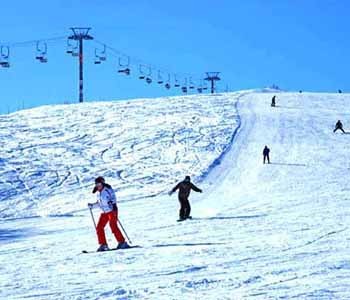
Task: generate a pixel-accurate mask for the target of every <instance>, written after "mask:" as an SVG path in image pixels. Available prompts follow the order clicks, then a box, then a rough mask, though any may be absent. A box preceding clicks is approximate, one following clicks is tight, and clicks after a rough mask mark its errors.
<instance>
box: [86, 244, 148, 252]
mask: <svg viewBox="0 0 350 300" xmlns="http://www.w3.org/2000/svg"><path fill="white" fill-rule="evenodd" d="M133 248H142V247H141V246H139V245H135V246H129V247H128V248H124V249H117V248H111V249H108V250H106V251H89V250H83V251H81V253H85V254H88V253H103V252H111V251H119V250H129V249H133Z"/></svg>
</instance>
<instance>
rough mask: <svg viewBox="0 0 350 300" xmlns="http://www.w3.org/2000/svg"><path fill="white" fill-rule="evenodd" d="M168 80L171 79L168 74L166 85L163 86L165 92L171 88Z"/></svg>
mask: <svg viewBox="0 0 350 300" xmlns="http://www.w3.org/2000/svg"><path fill="white" fill-rule="evenodd" d="M170 79H171V77H170V74H168V80H167V82H166V84H165V85H164V86H165V88H166V89H167V90H169V89H170V88H171V85H170Z"/></svg>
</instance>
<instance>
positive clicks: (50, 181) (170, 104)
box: [0, 96, 239, 217]
mask: <svg viewBox="0 0 350 300" xmlns="http://www.w3.org/2000/svg"><path fill="white" fill-rule="evenodd" d="M235 97H236V96H234V97H233V99H231V98H228V97H223V96H217V97H211V96H201V97H198V96H197V97H191V96H190V97H177V98H161V99H154V100H153V99H151V100H138V101H131V102H109V103H108V102H107V103H105V102H104V103H102V102H100V103H88V104H83V105H69V106H67V105H63V106H51V107H50V106H44V107H40V108H35V109H32V110H26V111H23V112H19V113H15V114H12V115H10V116H3V117H1V118H0V137H1V138H0V147H1V148H2V149H3V151H2V154H1V158H0V159H1V160H0V196H1V200H0V216H3V217H14V216H17V217H18V216H35V215H53V214H67V213H71V212H72V211H76V210H77V209H79V208H82V207H84V208H85V206H86V199H87V198H88V197H90V196H91V195H90V194H91V185H92V184H93V179H94V178H95V177H97V176H98V175H104V176H106V177H107V178H108V180H109V182H110V183H111V184H113V185H114V186H116V187H118V195H119V196H120V198H121V199H122V200H136V199H139V198H140V197H141V198H145V197H151V196H155V195H158V194H159V193H161V192H164V191H165V190H166V191H167V190H168V189H169V188H168V187H169V184H173V183H174V182H175V181H174V180H177V179H178V178H182V177H183V176H184V174H189V175H194V176H197V177H199V178H200V177H201V176H203V175H205V174H206V173H207V172H208V171H209V170H210V169H211V164H212V163H213V162H214V160H215V159H216V158H217V157H218V156H220V154H221V153H222V152H223V151H224V150H225V148H226V147H227V145H228V144H229V143H230V140H231V138H232V134H233V132H234V130H235V128H236V127H237V126H238V122H239V120H238V116H237V111H236V108H235V101H234V98H235Z"/></svg>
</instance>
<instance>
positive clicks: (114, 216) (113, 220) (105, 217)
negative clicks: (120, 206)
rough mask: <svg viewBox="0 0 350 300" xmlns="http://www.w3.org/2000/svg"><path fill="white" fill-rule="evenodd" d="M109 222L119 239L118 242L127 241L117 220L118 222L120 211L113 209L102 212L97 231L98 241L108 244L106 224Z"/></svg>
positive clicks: (101, 243)
mask: <svg viewBox="0 0 350 300" xmlns="http://www.w3.org/2000/svg"><path fill="white" fill-rule="evenodd" d="M108 222H109V226H110V227H111V230H112V232H113V234H114V236H115V238H116V240H117V241H118V243H123V242H125V238H124V237H123V235H122V233H121V232H120V230H119V228H118V225H117V222H118V212H117V211H111V212H108V213H101V216H100V219H99V220H98V223H97V227H96V232H97V238H98V243H99V244H100V245H106V244H107V241H106V234H105V226H106V225H107V223H108Z"/></svg>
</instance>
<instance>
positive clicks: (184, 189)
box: [171, 181, 202, 199]
mask: <svg viewBox="0 0 350 300" xmlns="http://www.w3.org/2000/svg"><path fill="white" fill-rule="evenodd" d="M177 190H179V199H188V196H189V195H190V193H191V190H194V191H195V192H199V193H201V192H202V190H201V189H200V188H198V187H196V186H195V185H194V184H193V183H192V182H190V181H182V182H180V183H178V184H177V185H176V186H175V187H174V188H173V189H172V191H171V192H172V193H174V192H176V191H177Z"/></svg>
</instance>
